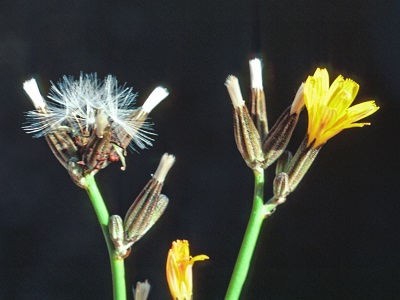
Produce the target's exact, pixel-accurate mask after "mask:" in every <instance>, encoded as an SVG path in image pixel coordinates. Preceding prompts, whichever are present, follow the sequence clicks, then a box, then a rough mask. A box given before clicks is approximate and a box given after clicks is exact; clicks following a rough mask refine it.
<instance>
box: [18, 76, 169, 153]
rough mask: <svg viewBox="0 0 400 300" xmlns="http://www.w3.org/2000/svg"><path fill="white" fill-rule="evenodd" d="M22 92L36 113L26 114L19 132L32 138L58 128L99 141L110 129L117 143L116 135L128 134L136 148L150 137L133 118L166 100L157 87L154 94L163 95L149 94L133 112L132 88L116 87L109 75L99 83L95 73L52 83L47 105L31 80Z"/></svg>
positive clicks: (144, 126) (145, 126) (148, 128)
mask: <svg viewBox="0 0 400 300" xmlns="http://www.w3.org/2000/svg"><path fill="white" fill-rule="evenodd" d="M24 89H25V91H26V93H27V94H28V96H29V97H30V98H31V100H32V102H33V104H34V105H35V107H36V110H33V111H29V112H27V113H26V119H27V125H26V126H24V127H23V128H24V130H26V132H28V133H32V134H34V137H41V136H45V135H47V134H49V133H51V132H53V131H56V130H58V129H59V128H60V127H61V128H64V129H68V130H70V131H71V134H72V135H73V136H84V137H89V136H90V135H91V134H92V133H93V132H94V133H95V134H96V135H97V136H99V137H102V134H103V130H104V129H105V128H106V127H107V126H110V130H111V132H112V134H114V135H116V136H115V138H116V139H117V140H120V139H122V138H123V136H118V135H126V134H128V135H129V136H130V137H131V138H132V141H133V143H135V144H136V145H137V146H139V147H140V148H146V145H151V141H152V139H151V138H150V137H149V136H148V135H149V134H154V133H153V132H152V131H151V130H152V128H151V124H150V123H148V122H143V120H137V119H135V115H136V114H137V113H138V112H139V111H140V110H142V111H144V113H145V114H148V113H149V112H150V111H151V109H152V108H154V106H156V105H157V104H158V103H159V102H161V101H162V100H163V99H164V98H165V97H167V96H168V91H167V90H166V89H165V88H162V87H157V88H156V90H159V89H162V90H163V91H164V93H158V94H157V96H156V97H154V93H152V96H151V97H150V96H149V98H148V100H147V101H146V102H145V103H144V104H143V108H141V107H139V108H136V107H135V103H136V96H137V94H135V93H133V92H132V88H128V87H126V86H125V85H122V86H118V81H117V79H116V78H115V77H114V76H112V75H108V76H107V77H106V78H105V79H104V80H99V79H98V78H97V74H96V73H93V74H81V75H80V77H79V79H78V80H74V78H73V77H72V76H64V77H63V78H62V79H61V80H60V81H59V82H58V84H57V85H56V84H54V83H53V82H52V86H51V88H50V92H49V95H48V99H49V100H47V101H46V100H44V98H43V97H42V96H41V95H40V92H39V88H38V86H37V83H36V81H35V80H34V79H31V80H29V81H26V82H25V83H24ZM40 100H41V101H42V102H40ZM148 107H151V109H148ZM144 108H146V110H144ZM121 129H122V130H121ZM130 145H131V147H132V148H133V145H132V143H131V144H130Z"/></svg>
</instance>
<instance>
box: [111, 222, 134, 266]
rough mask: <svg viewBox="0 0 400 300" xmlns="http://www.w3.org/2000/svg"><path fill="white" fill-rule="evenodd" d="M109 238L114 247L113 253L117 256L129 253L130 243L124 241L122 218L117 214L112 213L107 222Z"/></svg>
mask: <svg viewBox="0 0 400 300" xmlns="http://www.w3.org/2000/svg"><path fill="white" fill-rule="evenodd" d="M108 230H109V233H110V239H111V241H112V242H113V244H114V247H115V255H116V257H118V258H121V259H123V258H126V257H128V255H129V254H130V247H131V245H129V244H126V243H125V231H124V225H123V222H122V219H121V217H120V216H118V215H112V216H111V217H110V221H109V223H108Z"/></svg>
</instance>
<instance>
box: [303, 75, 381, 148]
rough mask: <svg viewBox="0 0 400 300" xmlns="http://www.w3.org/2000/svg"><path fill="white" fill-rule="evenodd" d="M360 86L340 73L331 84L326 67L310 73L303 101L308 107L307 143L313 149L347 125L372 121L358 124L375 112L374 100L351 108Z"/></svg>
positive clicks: (355, 125) (348, 126)
mask: <svg viewBox="0 0 400 300" xmlns="http://www.w3.org/2000/svg"><path fill="white" fill-rule="evenodd" d="M358 89H359V85H358V84H357V83H356V82H354V81H353V80H351V79H344V78H343V76H341V75H339V76H338V77H337V78H336V80H335V81H334V82H333V83H332V85H331V86H329V75H328V71H327V70H326V69H319V68H318V69H317V70H316V71H315V73H314V76H309V77H308V78H307V81H306V83H305V86H304V101H305V105H306V107H307V110H308V131H307V133H308V146H309V145H310V144H311V143H312V142H314V144H313V145H312V147H313V148H317V147H318V146H320V145H322V144H324V143H325V142H326V141H327V140H329V139H330V138H332V137H333V136H335V135H336V134H338V133H339V132H340V131H342V130H343V129H346V128H352V127H363V126H364V125H370V123H355V122H357V121H358V120H360V119H363V118H365V117H367V116H369V115H372V114H373V113H374V112H376V111H377V110H378V109H379V107H378V106H376V105H375V101H372V100H371V101H367V102H363V103H360V104H357V105H354V106H352V107H350V105H351V104H352V103H353V101H354V99H355V97H356V95H357V93H358Z"/></svg>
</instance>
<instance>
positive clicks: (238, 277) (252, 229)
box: [225, 169, 266, 300]
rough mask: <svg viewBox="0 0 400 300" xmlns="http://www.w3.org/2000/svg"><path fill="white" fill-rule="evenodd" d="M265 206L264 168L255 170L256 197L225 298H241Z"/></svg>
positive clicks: (233, 299)
mask: <svg viewBox="0 0 400 300" xmlns="http://www.w3.org/2000/svg"><path fill="white" fill-rule="evenodd" d="M265 213H266V211H265V207H264V170H263V169H256V170H254V199H253V208H252V210H251V215H250V219H249V223H248V224H247V228H246V232H245V234H244V237H243V242H242V246H241V247H240V251H239V255H238V257H237V260H236V264H235V268H234V270H233V273H232V277H231V281H230V283H229V287H228V290H227V292H226V295H225V300H237V299H239V296H240V292H241V291H242V287H243V284H244V282H245V280H246V277H247V273H248V271H249V267H250V262H251V259H252V256H253V253H254V248H255V246H256V243H257V239H258V236H259V234H260V230H261V225H262V223H263V221H264V218H265V216H266V214H265Z"/></svg>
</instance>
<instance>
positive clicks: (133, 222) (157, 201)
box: [124, 153, 175, 245]
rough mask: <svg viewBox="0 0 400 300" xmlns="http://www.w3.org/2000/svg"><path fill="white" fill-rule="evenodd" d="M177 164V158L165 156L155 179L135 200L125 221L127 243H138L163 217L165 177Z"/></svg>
mask: <svg viewBox="0 0 400 300" xmlns="http://www.w3.org/2000/svg"><path fill="white" fill-rule="evenodd" d="M174 162H175V157H174V156H173V155H170V154H167V153H166V154H164V155H163V157H162V158H161V161H160V164H159V166H158V168H157V170H156V172H155V173H154V176H153V178H152V179H151V180H150V181H149V182H148V183H147V185H146V186H145V187H144V189H143V190H142V191H141V192H140V194H139V196H137V198H136V199H135V201H134V202H133V204H132V205H131V207H130V208H129V210H128V212H127V213H126V216H125V220H124V228H125V242H126V243H130V244H131V245H132V244H134V243H135V242H137V241H138V240H139V239H140V238H141V237H142V236H143V235H144V234H145V233H146V232H147V231H148V230H149V229H150V228H151V227H152V226H153V225H154V224H155V223H156V222H157V221H158V219H159V218H160V217H161V215H162V214H163V213H164V211H165V209H166V207H167V205H168V198H167V196H165V195H162V194H160V193H161V189H162V186H163V183H164V180H165V176H166V175H167V173H168V171H169V170H170V168H171V167H172V165H173V164H174Z"/></svg>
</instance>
